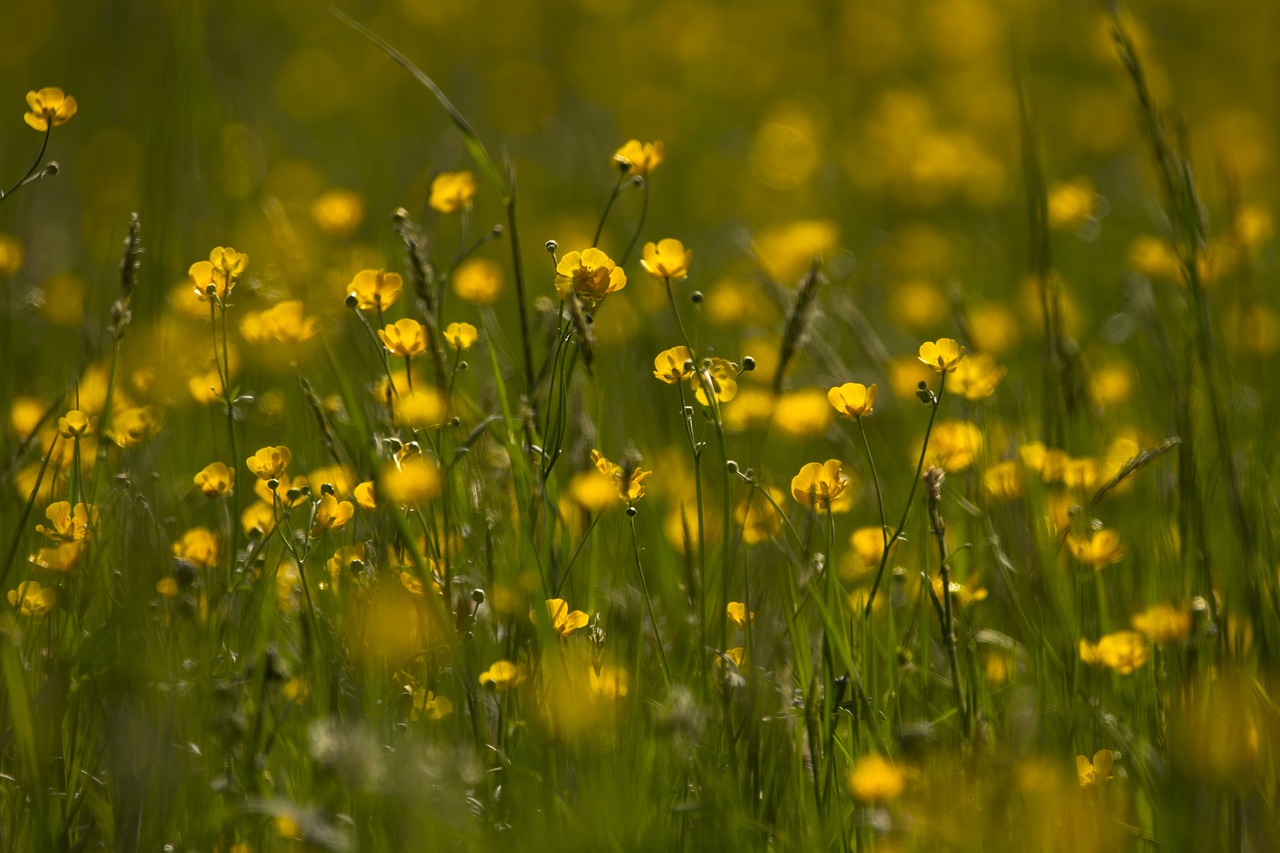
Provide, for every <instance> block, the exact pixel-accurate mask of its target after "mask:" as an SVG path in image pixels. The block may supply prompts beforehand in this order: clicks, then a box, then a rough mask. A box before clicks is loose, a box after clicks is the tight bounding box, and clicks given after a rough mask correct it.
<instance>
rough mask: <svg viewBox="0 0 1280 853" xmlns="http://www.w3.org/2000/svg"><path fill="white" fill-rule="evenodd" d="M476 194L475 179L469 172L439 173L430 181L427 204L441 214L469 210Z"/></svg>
mask: <svg viewBox="0 0 1280 853" xmlns="http://www.w3.org/2000/svg"><path fill="white" fill-rule="evenodd" d="M475 194H476V179H475V176H474V175H472V174H471V173H470V172H467V171H462V172H441V173H440V174H438V175H436V176H435V178H434V179H432V181H431V196H430V198H428V199H427V204H429V205H431V209H432V210H438V211H440V212H441V213H457V212H458V211H460V210H470V209H471V200H472V199H473V198H475Z"/></svg>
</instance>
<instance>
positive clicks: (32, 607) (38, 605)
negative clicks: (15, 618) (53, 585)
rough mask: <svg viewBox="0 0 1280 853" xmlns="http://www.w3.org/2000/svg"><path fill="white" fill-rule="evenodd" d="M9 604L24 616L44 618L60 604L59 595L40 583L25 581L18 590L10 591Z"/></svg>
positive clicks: (19, 585)
mask: <svg viewBox="0 0 1280 853" xmlns="http://www.w3.org/2000/svg"><path fill="white" fill-rule="evenodd" d="M9 603H10V604H12V605H13V606H14V607H16V608H17V609H18V613H20V614H21V615H23V616H27V617H36V616H43V615H45V614H46V613H48V612H49V611H50V610H52V609H53V606H54V605H55V604H57V603H58V594H57V593H56V592H54V591H53V590H52V589H50V588H48V587H42V586H40V583H39V581H23V582H22V583H20V584H18V588H17V589H11V590H9Z"/></svg>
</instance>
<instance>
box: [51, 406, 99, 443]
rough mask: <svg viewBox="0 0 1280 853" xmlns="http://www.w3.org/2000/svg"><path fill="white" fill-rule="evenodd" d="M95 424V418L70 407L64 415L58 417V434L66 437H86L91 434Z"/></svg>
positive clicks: (96, 421)
mask: <svg viewBox="0 0 1280 853" xmlns="http://www.w3.org/2000/svg"><path fill="white" fill-rule="evenodd" d="M97 426H98V419H97V418H92V417H89V416H88V415H86V414H85V413H84V412H82V411H80V410H79V409H72V410H71V411H69V412H67V414H66V415H65V416H64V417H61V418H58V434H59V435H61V436H62V437H63V438H66V439H75V438H86V437H88V436H90V435H92V434H93V431H94V430H95V429H96V428H97Z"/></svg>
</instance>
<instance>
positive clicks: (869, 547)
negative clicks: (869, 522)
mask: <svg viewBox="0 0 1280 853" xmlns="http://www.w3.org/2000/svg"><path fill="white" fill-rule="evenodd" d="M885 536H886V534H885V532H884V530H883V529H881V528H880V527H870V526H868V527H859V528H858V529H857V530H855V531H853V533H852V534H851V535H850V536H849V548H850V554H849V558H848V559H847V560H843V561H841V565H840V577H841V579H842V580H847V581H849V580H856V579H857V578H859V577H861V576H863V575H866V574H869V573H870V572H874V571H875V570H876V569H878V568H880V561H881V560H882V559H883V558H884V540H885Z"/></svg>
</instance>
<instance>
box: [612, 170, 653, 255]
mask: <svg viewBox="0 0 1280 853" xmlns="http://www.w3.org/2000/svg"><path fill="white" fill-rule="evenodd" d="M642 186H643V189H644V202H643V203H642V204H641V205H640V221H639V222H637V223H636V230H635V233H633V234H632V235H631V242H630V243H628V244H627V250H626V251H625V252H623V253H622V260H620V261H618V266H620V267H625V266H626V265H627V259H628V258H630V257H631V252H632V251H633V250H634V249H635V247H636V243H637V242H638V241H639V240H640V232H641V231H643V230H644V220H645V217H646V216H648V215H649V181H648V180H646V181H645V182H644V184H643V185H642Z"/></svg>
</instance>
